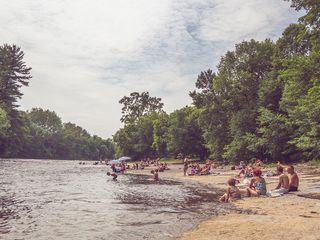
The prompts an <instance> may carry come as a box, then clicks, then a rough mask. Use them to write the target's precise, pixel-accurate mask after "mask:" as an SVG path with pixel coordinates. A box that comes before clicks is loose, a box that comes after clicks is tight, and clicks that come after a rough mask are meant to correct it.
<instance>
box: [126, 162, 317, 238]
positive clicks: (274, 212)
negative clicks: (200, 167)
mask: <svg viewBox="0 0 320 240" xmlns="http://www.w3.org/2000/svg"><path fill="white" fill-rule="evenodd" d="M169 167H170V170H168V171H165V172H161V173H160V174H159V176H160V179H161V177H165V178H172V179H178V180H180V181H196V182H198V183H200V184H202V185H206V186H207V187H209V188H210V186H211V187H214V188H216V189H220V190H223V191H224V190H225V189H226V188H227V185H226V181H227V179H228V178H230V177H233V176H234V175H235V174H236V173H237V171H232V170H228V169H227V168H226V167H224V168H221V169H217V170H216V171H217V172H219V173H220V174H219V175H214V176H213V175H209V176H186V177H184V176H183V172H182V165H169ZM295 167H296V169H297V172H298V174H299V178H300V186H299V189H300V190H299V191H298V192H296V193H289V194H286V195H285V196H283V197H278V198H271V197H259V198H247V197H243V199H241V200H239V201H236V202H233V203H232V204H233V205H234V206H235V207H236V208H238V209H242V210H244V211H248V210H250V211H253V212H255V214H244V213H230V214H226V215H220V216H213V217H210V218H209V219H208V220H204V221H202V222H200V224H198V225H197V226H195V227H194V228H192V229H190V230H188V231H186V232H184V233H183V234H182V235H181V237H180V238H178V239H181V240H193V239H203V240H209V239H210V240H215V239H228V240H239V239H249V238H256V239H262V240H270V239H272V240H274V239H282V240H299V239H305V240H313V239H314V240H320V224H319V222H320V201H319V200H318V199H320V198H318V197H319V196H320V169H319V168H317V167H311V166H306V165H303V164H300V165H297V166H295ZM152 168H154V167H148V168H146V169H144V170H133V171H132V170H131V171H129V173H133V174H137V173H138V174H144V175H145V174H146V175H150V170H151V169H152ZM268 170H269V169H268ZM277 181H278V177H267V178H266V182H267V189H268V190H271V189H273V188H275V186H276V185H277ZM240 190H241V192H242V196H244V189H243V188H240ZM304 194H306V196H308V195H307V194H314V195H315V197H317V198H318V199H312V198H307V197H301V196H299V195H304Z"/></svg>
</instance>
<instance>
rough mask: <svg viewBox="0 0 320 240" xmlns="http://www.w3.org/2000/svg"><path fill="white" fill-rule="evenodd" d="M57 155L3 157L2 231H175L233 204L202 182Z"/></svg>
mask: <svg viewBox="0 0 320 240" xmlns="http://www.w3.org/2000/svg"><path fill="white" fill-rule="evenodd" d="M106 171H107V167H106V166H103V165H98V166H93V165H91V163H89V162H87V164H86V165H79V164H78V163H77V161H57V160H0V207H1V209H0V239H6V240H10V239H33V240H37V239H77V240H81V239H110V240H113V239H115V240H117V239H128V240H138V239H139V240H140V239H155V240H157V239H159V240H160V239H161V240H165V239H173V238H176V237H178V236H180V235H181V233H182V232H183V231H186V230H188V229H190V228H192V227H194V226H195V225H196V224H197V223H198V222H199V221H200V220H202V219H205V218H207V217H208V216H212V215H213V214H217V213H224V212H227V211H228V209H227V208H228V205H227V206H226V205H221V204H219V203H218V202H217V198H218V195H220V193H217V192H216V191H215V190H214V189H212V188H211V189H209V188H206V187H203V186H201V185H199V184H195V183H182V182H178V181H173V180H167V179H166V180H163V179H162V180H161V181H160V182H159V183H154V182H151V181H148V176H143V175H131V174H124V175H119V176H118V181H113V180H112V179H111V177H108V176H106Z"/></svg>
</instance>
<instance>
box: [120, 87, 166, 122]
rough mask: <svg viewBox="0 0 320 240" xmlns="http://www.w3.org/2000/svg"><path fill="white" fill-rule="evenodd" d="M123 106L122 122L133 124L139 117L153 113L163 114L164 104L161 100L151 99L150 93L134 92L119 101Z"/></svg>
mask: <svg viewBox="0 0 320 240" xmlns="http://www.w3.org/2000/svg"><path fill="white" fill-rule="evenodd" d="M119 103H120V104H123V107H122V117H121V122H125V123H128V122H132V121H135V120H137V119H138V118H139V117H141V116H143V115H146V114H148V113H152V112H161V111H162V108H163V103H162V102H161V98H157V97H151V96H150V95H149V92H142V93H141V94H140V93H138V92H133V93H131V94H130V96H129V97H127V96H124V97H123V98H121V99H120V101H119Z"/></svg>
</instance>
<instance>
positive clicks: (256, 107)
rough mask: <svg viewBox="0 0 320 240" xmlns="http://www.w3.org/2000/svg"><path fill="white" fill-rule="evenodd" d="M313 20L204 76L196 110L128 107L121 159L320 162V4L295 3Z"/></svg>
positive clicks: (151, 101)
mask: <svg viewBox="0 0 320 240" xmlns="http://www.w3.org/2000/svg"><path fill="white" fill-rule="evenodd" d="M291 6H292V7H293V8H295V9H296V10H297V11H299V10H302V11H304V12H305V15H304V16H302V17H300V18H299V22H298V23H295V24H291V25H289V26H288V27H287V28H286V29H285V30H284V31H283V33H282V36H281V37H280V38H279V39H278V40H277V41H276V42H273V41H271V40H269V39H266V40H265V41H255V40H251V41H244V42H241V43H239V44H237V45H236V46H235V49H234V50H233V51H228V52H227V53H226V54H225V55H224V56H222V57H221V60H220V63H219V64H218V66H217V71H216V72H213V71H212V70H210V69H209V70H206V71H203V72H201V73H200V74H199V75H198V78H197V80H196V83H195V85H196V90H194V91H191V92H190V94H189V95H190V97H191V98H192V100H193V104H192V106H187V107H184V108H182V109H179V110H176V111H174V112H173V113H171V114H167V113H165V112H164V111H163V110H162V108H163V104H162V103H161V99H159V98H155V97H150V96H149V94H148V93H147V92H143V93H142V94H140V93H136V92H134V93H132V94H131V95H130V96H129V97H124V98H122V99H121V100H120V103H122V104H123V109H122V113H123V117H122V119H121V120H122V121H123V122H124V127H123V128H121V129H120V130H118V131H117V133H116V134H115V135H114V142H115V144H116V152H117V154H118V155H121V154H124V155H129V156H132V157H134V158H137V159H138V158H145V157H149V156H160V157H164V156H176V155H177V154H178V153H180V152H181V153H183V154H185V155H190V156H195V157H200V158H205V157H210V158H212V159H214V160H216V161H222V162H235V161H238V160H250V159H252V158H260V159H263V160H265V161H266V162H272V161H287V162H289V161H305V160H312V159H320V1H318V0H293V1H291Z"/></svg>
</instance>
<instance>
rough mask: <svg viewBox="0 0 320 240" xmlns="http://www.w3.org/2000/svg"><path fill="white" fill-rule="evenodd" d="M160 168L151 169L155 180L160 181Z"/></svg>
mask: <svg viewBox="0 0 320 240" xmlns="http://www.w3.org/2000/svg"><path fill="white" fill-rule="evenodd" d="M158 172H159V170H158V169H156V170H151V173H152V174H153V179H152V180H154V181H159V173H158Z"/></svg>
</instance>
